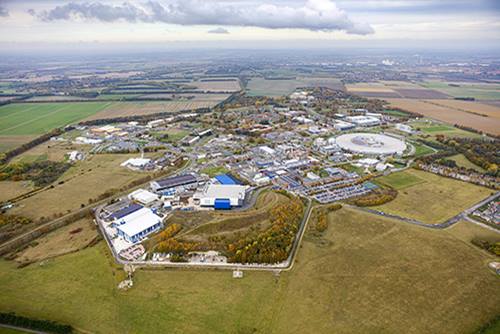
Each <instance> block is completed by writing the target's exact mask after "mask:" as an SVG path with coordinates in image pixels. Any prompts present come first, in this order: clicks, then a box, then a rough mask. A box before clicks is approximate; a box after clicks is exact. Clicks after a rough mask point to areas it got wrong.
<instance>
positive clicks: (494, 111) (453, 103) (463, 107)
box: [429, 100, 500, 119]
mask: <svg viewBox="0 0 500 334" xmlns="http://www.w3.org/2000/svg"><path fill="white" fill-rule="evenodd" d="M429 103H431V104H435V105H438V106H444V107H447V108H452V109H456V110H460V111H465V112H470V113H475V114H480V115H485V116H487V117H491V118H497V119H500V107H498V106H493V105H489V104H485V103H480V102H476V101H460V100H433V101H429Z"/></svg>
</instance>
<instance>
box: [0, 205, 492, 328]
mask: <svg viewBox="0 0 500 334" xmlns="http://www.w3.org/2000/svg"><path fill="white" fill-rule="evenodd" d="M459 224H463V223H459ZM459 224H457V225H459ZM454 228H455V227H454ZM474 231H475V230H467V233H469V234H470V233H475V232H474ZM482 231H486V232H484V233H488V231H487V230H482ZM459 232H460V231H459ZM489 233H490V234H492V235H493V237H497V235H495V234H494V233H492V232H489ZM458 234H459V235H458V236H456V235H455V232H454V233H451V232H447V231H435V230H427V229H422V228H419V227H415V226H411V225H407V224H402V223H398V222H394V221H390V220H387V219H386V218H381V217H377V216H373V215H369V214H366V213H362V212H358V211H354V210H348V209H342V210H339V211H336V212H334V213H331V214H330V215H329V227H328V229H327V231H326V232H325V234H324V235H323V237H320V238H318V237H313V236H312V235H306V238H305V240H304V242H303V245H302V247H301V248H300V250H299V255H298V259H297V261H296V263H295V265H294V267H293V269H292V270H291V271H289V272H282V273H281V274H280V275H279V276H275V275H274V274H273V273H271V272H255V271H245V272H244V278H242V279H233V278H232V277H231V272H230V271H209V270H207V271H201V270H200V271H196V270H138V271H137V272H136V273H135V277H134V283H135V284H134V287H133V288H132V289H131V290H129V291H125V292H124V291H118V290H117V289H116V286H117V284H118V282H119V280H121V279H123V274H122V273H121V272H120V271H118V270H117V269H116V268H115V267H114V266H113V264H111V259H110V257H109V253H108V250H107V248H106V245H105V244H104V243H103V242H101V243H99V244H98V245H96V246H94V247H91V248H87V249H84V250H82V251H80V252H78V253H72V254H67V255H64V256H61V257H58V258H56V259H52V260H48V261H44V262H42V263H40V264H34V265H30V266H28V267H25V268H22V269H16V268H15V265H14V263H12V262H6V261H3V260H2V261H0V286H2V298H0V311H2V312H6V311H15V312H17V313H18V314H20V315H24V316H30V317H36V318H41V319H50V320H57V321H59V322H62V323H69V324H72V325H73V326H75V327H76V328H78V329H81V330H82V331H87V332H92V333H106V334H113V333H188V334H189V333H241V334H250V333H263V334H264V333H265V334H267V333H271V334H281V333H287V334H288V333H292V334H293V333H297V334H299V333H300V334H302V333H318V334H321V333H471V332H474V331H475V330H476V329H478V328H479V327H481V326H482V325H483V324H484V323H486V322H487V321H489V320H490V319H493V318H494V317H495V316H496V315H497V314H499V312H500V294H498V278H497V277H495V276H494V275H493V274H492V273H491V272H490V271H489V270H488V268H487V262H488V261H489V260H491V259H492V257H491V256H490V255H488V254H487V253H486V252H484V251H482V250H479V249H478V248H476V247H474V246H472V245H470V244H469V243H468V242H466V240H465V239H464V238H465V237H464V233H461V232H460V233H458Z"/></svg>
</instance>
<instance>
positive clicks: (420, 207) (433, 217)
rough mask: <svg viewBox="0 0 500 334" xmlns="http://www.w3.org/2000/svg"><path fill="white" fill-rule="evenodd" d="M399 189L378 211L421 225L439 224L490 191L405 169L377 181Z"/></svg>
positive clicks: (378, 207)
mask: <svg viewBox="0 0 500 334" xmlns="http://www.w3.org/2000/svg"><path fill="white" fill-rule="evenodd" d="M377 182H380V183H382V184H384V183H387V184H389V185H391V183H392V184H394V185H395V187H396V188H398V187H399V189H400V190H399V192H398V196H397V197H396V199H394V200H393V201H391V202H388V203H386V204H384V205H381V206H377V207H375V208H376V209H378V210H381V211H384V212H388V213H392V214H396V215H399V216H403V217H408V218H414V219H417V220H420V221H422V222H424V223H429V224H435V223H442V222H443V221H445V220H446V219H448V218H451V217H453V216H455V215H456V214H458V213H460V212H461V211H463V210H465V209H467V208H468V207H470V206H472V205H474V204H475V203H477V202H479V201H480V200H482V199H483V198H485V197H487V196H488V195H490V194H491V192H492V190H490V189H487V188H484V187H479V186H476V185H473V184H470V183H465V182H461V181H457V180H453V179H449V178H445V177H441V176H438V175H434V174H431V173H427V172H423V171H419V170H415V169H409V170H405V171H403V172H398V173H393V174H391V175H388V176H383V177H380V178H378V179H377Z"/></svg>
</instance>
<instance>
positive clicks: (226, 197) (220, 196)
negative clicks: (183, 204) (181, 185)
mask: <svg viewBox="0 0 500 334" xmlns="http://www.w3.org/2000/svg"><path fill="white" fill-rule="evenodd" d="M247 189H248V186H241V185H235V184H230V185H229V184H224V185H223V184H210V185H208V186H207V187H206V188H205V189H204V190H203V191H202V192H200V193H196V194H195V195H194V197H193V198H194V199H196V200H199V201H200V206H208V207H213V208H215V209H231V208H232V207H238V206H242V205H243V203H244V201H245V196H246V192H247Z"/></svg>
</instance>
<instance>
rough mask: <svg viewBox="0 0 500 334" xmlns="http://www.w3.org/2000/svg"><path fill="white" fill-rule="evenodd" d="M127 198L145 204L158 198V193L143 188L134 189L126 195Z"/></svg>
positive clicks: (149, 203) (151, 202) (147, 204)
mask: <svg viewBox="0 0 500 334" xmlns="http://www.w3.org/2000/svg"><path fill="white" fill-rule="evenodd" d="M128 198H129V199H131V200H133V201H136V202H139V203H141V204H142V205H146V206H149V205H151V204H153V203H154V202H156V201H157V200H158V199H159V197H158V195H156V194H154V193H152V192H150V191H147V190H145V189H137V190H136V191H133V192H131V193H130V194H129V195H128Z"/></svg>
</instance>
